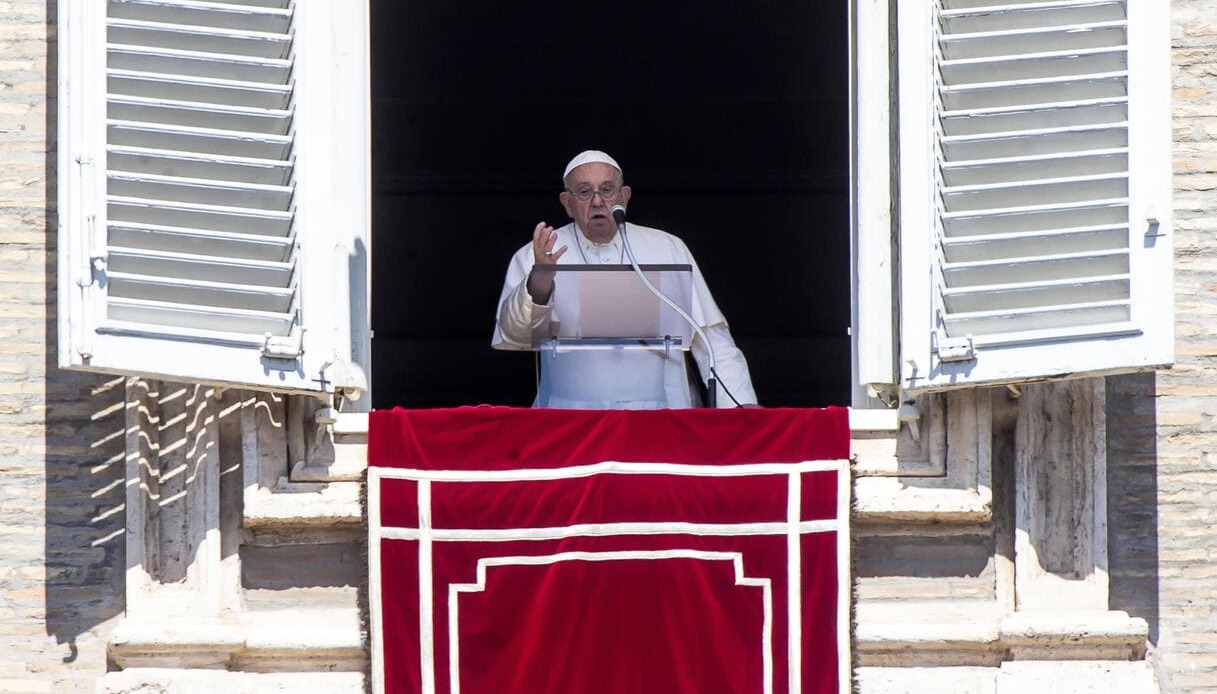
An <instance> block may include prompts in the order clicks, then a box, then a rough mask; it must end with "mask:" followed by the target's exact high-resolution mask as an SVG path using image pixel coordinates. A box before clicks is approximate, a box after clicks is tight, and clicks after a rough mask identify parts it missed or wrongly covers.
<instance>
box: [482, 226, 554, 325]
mask: <svg viewBox="0 0 1217 694" xmlns="http://www.w3.org/2000/svg"><path fill="white" fill-rule="evenodd" d="M525 251H528V252H525ZM531 260H532V255H531V246H525V247H524V248H522V249H520V252H517V253H516V254H515V256H514V257H512V259H511V264H510V265H509V266H508V267H507V278H506V280H505V281H504V282H503V292H502V294H501V295H500V296H499V312H498V315H497V316H496V317H495V326H494V337H493V338H491V340H490V345H491V346H492V347H494V348H495V349H531V348H532V336H533V334H534V332H535V331H538V330H542V329H544V327H545V326H546V325H547V324H548V323H549V317H550V313H551V307H552V305H553V299H552V297H551V299H550V303H549V305H548V306H542V305H539V304H535V303H533V300H532V296H530V295H529V293H528V273H529V272H530V271H531V270H532V263H531Z"/></svg>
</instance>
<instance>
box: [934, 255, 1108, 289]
mask: <svg viewBox="0 0 1217 694" xmlns="http://www.w3.org/2000/svg"><path fill="white" fill-rule="evenodd" d="M943 274H944V275H946V278H947V281H948V282H949V283H950V286H951V287H952V288H960V289H962V288H967V287H974V286H987V285H992V284H1003V283H1015V282H1040V281H1046V280H1058V279H1071V278H1079V277H1080V278H1085V277H1096V276H1101V275H1116V274H1123V275H1126V274H1128V254H1126V253H1124V251H1123V249H1116V250H1108V251H1098V252H1093V251H1086V252H1082V253H1072V254H1060V255H1051V256H1029V257H1020V258H1016V259H1010V258H998V259H994V260H973V261H957V262H950V261H948V262H946V263H944V264H943Z"/></svg>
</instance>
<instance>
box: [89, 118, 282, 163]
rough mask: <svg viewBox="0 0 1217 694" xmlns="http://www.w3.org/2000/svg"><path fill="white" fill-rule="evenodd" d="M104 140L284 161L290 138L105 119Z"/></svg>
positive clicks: (183, 150)
mask: <svg viewBox="0 0 1217 694" xmlns="http://www.w3.org/2000/svg"><path fill="white" fill-rule="evenodd" d="M106 130H107V135H108V138H107V142H108V143H109V144H111V145H121V146H130V147H141V148H145V149H167V150H178V151H181V152H185V153H194V154H203V153H207V154H216V155H225V156H236V157H249V158H258V159H277V160H280V161H285V162H286V161H288V160H289V157H290V155H291V147H292V138H291V137H290V136H286V135H268V134H263V133H252V132H242V131H239V130H213V129H208V128H194V127H188V126H181V125H172V124H160V123H136V122H132V121H108V122H107V123H106Z"/></svg>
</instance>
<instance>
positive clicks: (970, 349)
mask: <svg viewBox="0 0 1217 694" xmlns="http://www.w3.org/2000/svg"><path fill="white" fill-rule="evenodd" d="M934 335H935V337H936V339H935V340H934V351H935V352H937V354H938V360H939V361H970V360H972V359H975V358H976V345H975V344H973V342H972V336H971V335H965V336H964V337H946V336H945V335H943V334H942V332H941V331H939V332H936V333H934Z"/></svg>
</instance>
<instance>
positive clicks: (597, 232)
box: [559, 162, 630, 243]
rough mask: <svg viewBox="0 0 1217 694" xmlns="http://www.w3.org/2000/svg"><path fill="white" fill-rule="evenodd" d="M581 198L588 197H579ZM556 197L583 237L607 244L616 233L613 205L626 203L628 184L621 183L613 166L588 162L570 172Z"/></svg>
mask: <svg viewBox="0 0 1217 694" xmlns="http://www.w3.org/2000/svg"><path fill="white" fill-rule="evenodd" d="M589 196H590V197H589ZM606 196H607V197H606ZM583 197H587V198H588V199H587V200H586V201H584V200H580V198H583ZM559 199H560V200H561V201H562V207H564V208H566V214H568V215H570V218H571V219H573V220H575V223H576V224H578V225H579V229H580V230H581V231H582V232H583V235H584V236H586V237H587V238H588V239H589V240H591V241H594V242H595V243H608V242H609V241H612V240H613V235H615V234H616V233H617V224H616V223H615V222H613V215H612V209H613V205H618V204H619V205H622V206H627V205H629V202H630V187H629V186H623V185H621V172H620V171H618V170H617V169H614V168H613V167H611V166H609V165H608V164H604V163H602V162H592V163H590V164H584V165H583V166H578V167H575V169H574V170H573V171H571V172H570V175H569V176H567V177H566V190H565V191H563V192H562V195H560V196H559Z"/></svg>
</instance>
